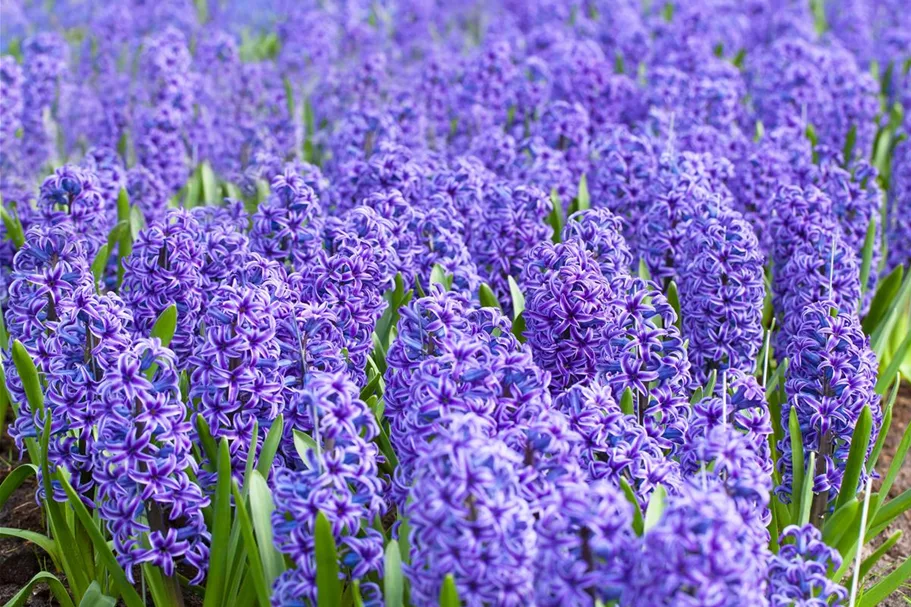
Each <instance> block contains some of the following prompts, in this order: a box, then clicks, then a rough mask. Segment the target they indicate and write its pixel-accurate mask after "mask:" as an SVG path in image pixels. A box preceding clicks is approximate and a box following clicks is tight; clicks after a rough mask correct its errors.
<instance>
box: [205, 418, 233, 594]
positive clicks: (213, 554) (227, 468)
mask: <svg viewBox="0 0 911 607" xmlns="http://www.w3.org/2000/svg"><path fill="white" fill-rule="evenodd" d="M200 417H201V416H200ZM217 462H218V463H217V466H216V472H217V478H216V481H215V498H214V520H213V523H212V544H211V549H210V551H209V575H208V577H207V578H206V597H205V599H204V600H203V606H204V607H221V606H222V605H227V604H228V601H226V600H225V597H223V596H222V594H223V593H224V591H225V588H226V587H227V584H226V580H227V575H228V559H229V557H230V556H231V555H230V554H228V541H229V539H230V534H231V454H230V450H229V448H228V440H227V439H224V438H223V439H222V440H221V442H220V443H219V444H218V459H217Z"/></svg>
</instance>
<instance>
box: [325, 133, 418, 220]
mask: <svg viewBox="0 0 911 607" xmlns="http://www.w3.org/2000/svg"><path fill="white" fill-rule="evenodd" d="M423 186H424V171H423V166H422V164H421V163H420V162H418V160H417V158H415V154H414V152H412V151H411V150H410V149H409V148H406V147H404V146H401V145H398V144H393V143H382V144H380V145H379V146H378V147H377V150H376V152H374V154H373V155H372V156H371V157H370V158H369V160H366V161H364V162H359V163H358V164H357V165H356V166H355V167H348V171H347V172H346V173H345V174H343V175H339V177H338V179H337V186H336V187H337V188H338V190H339V210H341V211H345V210H347V209H349V208H351V207H352V206H356V205H357V204H360V202H361V201H362V200H363V199H365V198H368V197H369V196H371V195H372V194H377V193H380V194H382V193H390V192H391V191H392V190H397V191H399V192H400V193H401V194H402V196H403V197H404V198H405V200H407V201H408V202H409V203H410V204H412V205H419V204H420V201H421V196H422V194H423Z"/></svg>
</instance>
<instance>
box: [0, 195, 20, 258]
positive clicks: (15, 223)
mask: <svg viewBox="0 0 911 607" xmlns="http://www.w3.org/2000/svg"><path fill="white" fill-rule="evenodd" d="M0 217H2V218H3V226H4V227H5V228H6V237H7V238H9V239H10V240H11V241H12V243H13V245H14V246H15V247H16V248H17V249H21V248H22V245H24V244H25V232H24V230H23V229H22V222H21V221H19V217H14V216H12V215H10V213H9V211H7V210H6V207H5V206H3V205H2V204H0Z"/></svg>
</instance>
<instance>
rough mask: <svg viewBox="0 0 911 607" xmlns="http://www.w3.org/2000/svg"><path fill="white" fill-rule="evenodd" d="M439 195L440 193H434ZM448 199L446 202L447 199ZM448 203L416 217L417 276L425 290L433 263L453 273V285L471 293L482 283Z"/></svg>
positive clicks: (428, 286)
mask: <svg viewBox="0 0 911 607" xmlns="http://www.w3.org/2000/svg"><path fill="white" fill-rule="evenodd" d="M436 196H439V195H436ZM447 202H448V201H447ZM447 206H448V204H441V205H439V206H436V207H432V208H430V209H428V210H427V212H425V213H423V214H421V216H420V217H419V218H418V220H417V226H416V227H417V230H418V233H419V234H420V238H421V245H422V249H423V254H422V255H421V256H420V257H419V259H420V263H419V265H418V267H417V276H418V277H419V278H420V282H421V287H422V288H423V289H424V291H425V292H426V291H427V290H428V289H429V288H430V284H429V282H430V276H431V273H432V271H433V268H434V266H440V267H441V268H443V271H444V272H445V273H446V275H447V276H452V288H453V289H455V290H457V291H459V292H461V293H463V294H464V295H466V296H471V295H472V294H474V293H476V292H477V290H478V286H479V285H480V283H481V279H480V276H479V275H478V269H477V266H476V265H475V263H474V260H473V259H472V258H471V253H469V250H468V246H467V245H466V244H465V240H464V238H463V237H462V231H463V230H462V224H461V222H460V221H459V220H458V219H457V218H456V215H455V212H454V211H453V210H452V209H450V208H447Z"/></svg>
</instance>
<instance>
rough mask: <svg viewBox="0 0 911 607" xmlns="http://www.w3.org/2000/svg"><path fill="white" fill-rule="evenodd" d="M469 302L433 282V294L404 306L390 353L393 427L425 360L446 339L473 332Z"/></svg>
mask: <svg viewBox="0 0 911 607" xmlns="http://www.w3.org/2000/svg"><path fill="white" fill-rule="evenodd" d="M467 311H468V301H467V300H466V299H465V297H464V296H463V295H461V294H459V293H458V292H455V291H445V290H444V289H443V288H442V286H440V285H432V286H431V290H430V294H429V295H427V296H426V297H421V298H419V299H415V300H414V301H412V302H411V303H410V304H409V305H408V306H406V307H404V308H402V309H401V318H400V319H399V323H398V326H397V327H396V329H397V333H398V335H397V338H396V339H395V341H393V342H392V344H391V345H390V346H389V351H388V352H387V354H386V365H387V369H386V374H385V380H386V390H385V393H384V401H385V402H386V409H385V415H386V417H387V418H388V419H389V421H390V423H391V425H392V426H393V428H394V427H395V424H396V423H397V422H398V421H399V420H400V418H401V416H403V415H404V411H405V408H406V407H407V406H408V405H409V401H408V399H409V397H410V391H411V383H412V381H413V379H414V376H415V374H416V373H417V370H418V368H419V367H420V365H421V363H422V362H423V361H425V360H427V359H429V358H433V357H435V356H437V355H438V353H439V352H440V351H441V349H442V345H443V343H444V341H446V340H447V339H448V338H454V337H455V336H458V335H465V334H468V333H469V332H470V324H469V321H468V318H467Z"/></svg>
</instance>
